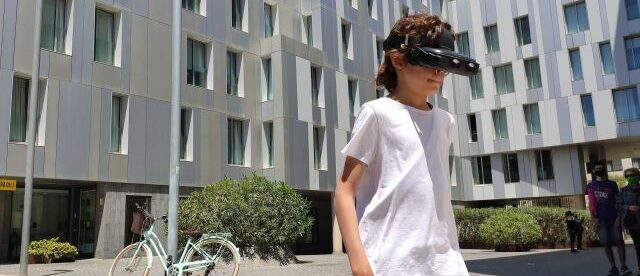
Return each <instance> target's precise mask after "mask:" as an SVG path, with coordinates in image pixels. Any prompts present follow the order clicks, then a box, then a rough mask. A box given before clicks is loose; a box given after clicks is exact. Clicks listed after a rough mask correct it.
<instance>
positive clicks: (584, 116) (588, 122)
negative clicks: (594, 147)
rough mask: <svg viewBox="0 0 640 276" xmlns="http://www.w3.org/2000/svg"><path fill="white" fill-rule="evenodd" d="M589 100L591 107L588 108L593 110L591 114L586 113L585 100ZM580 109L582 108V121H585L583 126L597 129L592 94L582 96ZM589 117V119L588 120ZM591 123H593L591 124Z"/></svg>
mask: <svg viewBox="0 0 640 276" xmlns="http://www.w3.org/2000/svg"><path fill="white" fill-rule="evenodd" d="M587 98H588V99H589V103H588V104H589V105H588V107H589V108H590V109H591V110H590V112H588V113H587V112H585V103H586V101H585V99H587ZM580 107H581V108H582V121H583V126H584V127H595V126H596V120H595V113H594V112H593V98H592V97H591V94H584V95H580ZM587 117H589V118H587ZM591 121H592V122H593V123H591Z"/></svg>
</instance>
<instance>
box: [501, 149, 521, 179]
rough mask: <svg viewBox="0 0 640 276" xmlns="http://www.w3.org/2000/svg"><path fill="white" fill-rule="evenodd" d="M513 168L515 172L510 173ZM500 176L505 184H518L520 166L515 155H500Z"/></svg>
mask: <svg viewBox="0 0 640 276" xmlns="http://www.w3.org/2000/svg"><path fill="white" fill-rule="evenodd" d="M512 161H514V162H515V164H513V163H512ZM514 167H515V170H514V171H512V169H513V168H514ZM502 174H503V176H504V183H505V184H509V183H519V182H520V165H519V164H518V154H517V153H505V154H502Z"/></svg>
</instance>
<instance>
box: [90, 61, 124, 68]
mask: <svg viewBox="0 0 640 276" xmlns="http://www.w3.org/2000/svg"><path fill="white" fill-rule="evenodd" d="M93 63H95V64H100V65H104V66H110V67H113V68H118V69H120V68H121V67H120V66H117V65H115V64H108V63H104V62H100V61H97V60H94V61H93Z"/></svg>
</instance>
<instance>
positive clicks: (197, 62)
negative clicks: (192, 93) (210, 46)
mask: <svg viewBox="0 0 640 276" xmlns="http://www.w3.org/2000/svg"><path fill="white" fill-rule="evenodd" d="M205 49H206V46H205V44H204V43H201V42H198V41H195V40H192V39H190V38H188V39H187V83H188V84H191V85H195V86H200V87H206V85H207V84H206V77H207V65H206V64H207V62H206V54H205Z"/></svg>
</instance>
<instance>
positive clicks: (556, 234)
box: [454, 207, 597, 249]
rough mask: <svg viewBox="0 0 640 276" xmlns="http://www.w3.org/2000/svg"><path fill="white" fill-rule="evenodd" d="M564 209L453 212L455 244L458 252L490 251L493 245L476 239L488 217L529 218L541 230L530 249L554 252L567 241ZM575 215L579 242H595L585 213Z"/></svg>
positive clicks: (594, 233) (585, 211)
mask: <svg viewBox="0 0 640 276" xmlns="http://www.w3.org/2000/svg"><path fill="white" fill-rule="evenodd" d="M566 211H567V209H564V208H548V207H523V208H466V209H456V210H454V214H455V218H456V226H457V228H458V240H459V242H460V247H462V248H486V249H493V248H494V245H493V244H491V243H490V242H488V241H485V240H483V239H482V238H481V236H480V226H481V225H482V223H483V222H485V220H487V219H488V218H489V217H491V216H493V215H496V214H502V213H505V212H514V213H519V214H529V215H531V216H533V218H534V219H535V220H536V221H537V223H538V225H539V226H540V228H541V229H542V235H541V236H540V238H539V239H537V241H535V243H534V245H533V246H534V247H540V248H555V247H557V246H558V243H561V244H563V243H565V242H567V241H568V236H567V230H566V229H567V228H566V223H565V220H564V218H565V216H564V214H565V212H566ZM571 211H572V212H574V213H576V214H578V217H579V219H584V223H583V227H584V233H583V237H582V240H583V242H594V241H597V226H596V225H595V224H593V223H592V221H591V216H590V215H589V212H588V211H587V210H571Z"/></svg>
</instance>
